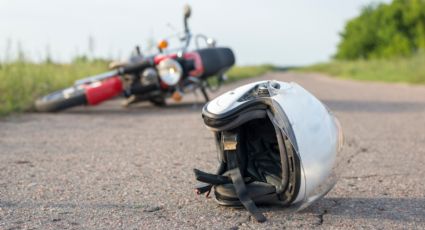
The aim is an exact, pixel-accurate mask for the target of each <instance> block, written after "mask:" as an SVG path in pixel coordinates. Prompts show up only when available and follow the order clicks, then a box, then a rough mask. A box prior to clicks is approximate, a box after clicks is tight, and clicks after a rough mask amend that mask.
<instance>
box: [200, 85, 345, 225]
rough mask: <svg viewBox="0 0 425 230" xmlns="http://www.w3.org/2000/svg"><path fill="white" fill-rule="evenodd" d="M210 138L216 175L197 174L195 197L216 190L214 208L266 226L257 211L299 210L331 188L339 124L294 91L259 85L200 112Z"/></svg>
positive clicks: (303, 92)
mask: <svg viewBox="0 0 425 230" xmlns="http://www.w3.org/2000/svg"><path fill="white" fill-rule="evenodd" d="M202 117H203V119H204V122H205V125H206V126H207V128H209V129H210V130H212V131H213V132H214V135H215V140H216V144H217V147H218V152H219V161H220V166H219V168H218V171H217V173H216V174H211V173H206V172H202V171H200V170H198V169H195V170H194V171H195V175H196V179H197V180H199V181H201V182H203V183H202V184H201V185H199V186H197V192H198V194H201V193H204V192H209V191H210V190H211V188H212V187H214V193H215V198H216V201H217V202H218V203H219V204H222V205H227V206H237V205H243V206H245V208H246V209H248V211H249V212H250V213H251V214H252V215H253V216H254V217H255V218H256V219H257V220H258V221H259V222H262V221H265V220H266V218H265V217H264V215H263V214H262V213H261V212H259V210H258V209H257V207H256V204H262V203H268V204H282V205H284V206H285V207H290V208H291V210H301V209H303V208H305V207H307V206H308V205H309V204H311V203H312V202H313V201H315V200H317V199H318V198H320V197H322V196H324V195H325V194H326V193H327V192H328V191H330V189H332V187H333V186H334V184H335V183H336V175H335V172H334V169H335V163H336V157H337V152H338V151H339V150H340V149H341V148H342V143H343V135H342V130H341V127H340V125H339V122H338V120H337V119H336V118H335V117H334V115H333V114H332V113H331V112H330V111H329V110H328V109H327V107H326V106H324V105H323V104H322V103H321V102H320V101H319V100H318V99H317V98H316V97H314V96H313V95H311V94H310V93H309V92H308V91H306V90H305V89H304V88H302V87H301V86H299V85H298V84H296V83H285V82H278V81H260V82H255V83H251V84H247V85H244V86H241V87H239V88H236V89H235V90H232V91H229V92H227V93H225V94H223V95H221V96H219V97H217V98H216V99H214V100H212V101H211V102H209V103H208V104H206V105H205V106H204V108H203V111H202Z"/></svg>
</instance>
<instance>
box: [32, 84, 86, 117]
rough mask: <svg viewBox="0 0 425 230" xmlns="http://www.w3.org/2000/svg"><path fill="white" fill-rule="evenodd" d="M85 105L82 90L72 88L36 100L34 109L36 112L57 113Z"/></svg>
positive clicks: (84, 95)
mask: <svg viewBox="0 0 425 230" xmlns="http://www.w3.org/2000/svg"><path fill="white" fill-rule="evenodd" d="M85 104H87V99H86V94H85V90H84V88H82V87H75V86H73V87H69V88H66V89H62V90H58V91H56V92H53V93H51V94H48V95H46V96H43V97H41V98H39V99H37V100H36V101H35V109H36V111H38V112H58V111H61V110H64V109H68V108H71V107H74V106H79V105H85Z"/></svg>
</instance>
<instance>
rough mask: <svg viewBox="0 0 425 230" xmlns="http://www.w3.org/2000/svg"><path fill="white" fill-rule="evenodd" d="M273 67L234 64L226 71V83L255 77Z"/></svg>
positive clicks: (273, 68) (271, 69)
mask: <svg viewBox="0 0 425 230" xmlns="http://www.w3.org/2000/svg"><path fill="white" fill-rule="evenodd" d="M275 69H276V67H274V66H273V65H252V66H235V67H233V68H232V69H230V71H229V72H228V73H227V81H226V83H230V82H235V81H238V80H242V79H247V78H252V77H257V76H260V75H263V74H265V73H267V72H270V71H274V70H275Z"/></svg>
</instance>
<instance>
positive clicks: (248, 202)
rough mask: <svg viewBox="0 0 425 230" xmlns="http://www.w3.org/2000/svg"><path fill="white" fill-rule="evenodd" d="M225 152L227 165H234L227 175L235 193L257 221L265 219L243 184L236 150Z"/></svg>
mask: <svg viewBox="0 0 425 230" xmlns="http://www.w3.org/2000/svg"><path fill="white" fill-rule="evenodd" d="M226 153H227V162H228V165H231V166H234V167H233V168H232V169H230V170H229V171H227V172H228V173H229V177H230V179H231V180H232V182H233V187H234V188H235V192H236V195H237V196H238V198H239V200H240V201H241V203H242V205H243V206H244V207H245V208H246V209H247V210H248V212H249V213H250V214H251V215H252V216H253V217H254V218H255V219H256V220H257V221H258V222H260V223H262V222H264V221H266V220H267V219H266V217H265V216H264V215H263V214H262V213H261V212H260V210H259V209H258V208H257V206H256V205H255V203H254V201H252V199H251V197H250V196H249V194H248V190H247V189H246V186H245V181H244V179H243V177H242V174H241V171H240V169H239V164H238V159H237V154H236V151H226Z"/></svg>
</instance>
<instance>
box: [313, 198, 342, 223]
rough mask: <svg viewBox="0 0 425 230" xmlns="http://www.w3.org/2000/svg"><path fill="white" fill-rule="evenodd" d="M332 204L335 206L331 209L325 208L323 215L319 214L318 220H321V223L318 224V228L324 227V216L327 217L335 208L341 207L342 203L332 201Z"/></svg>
mask: <svg viewBox="0 0 425 230" xmlns="http://www.w3.org/2000/svg"><path fill="white" fill-rule="evenodd" d="M332 202H333V205H332V206H331V207H329V208H325V209H324V210H323V211H322V212H321V213H319V214H317V218H318V219H319V223H318V224H317V225H318V226H321V225H323V222H324V216H325V215H327V214H329V212H330V210H331V209H333V208H335V207H337V206H339V205H340V203H339V202H338V201H336V200H332Z"/></svg>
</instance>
